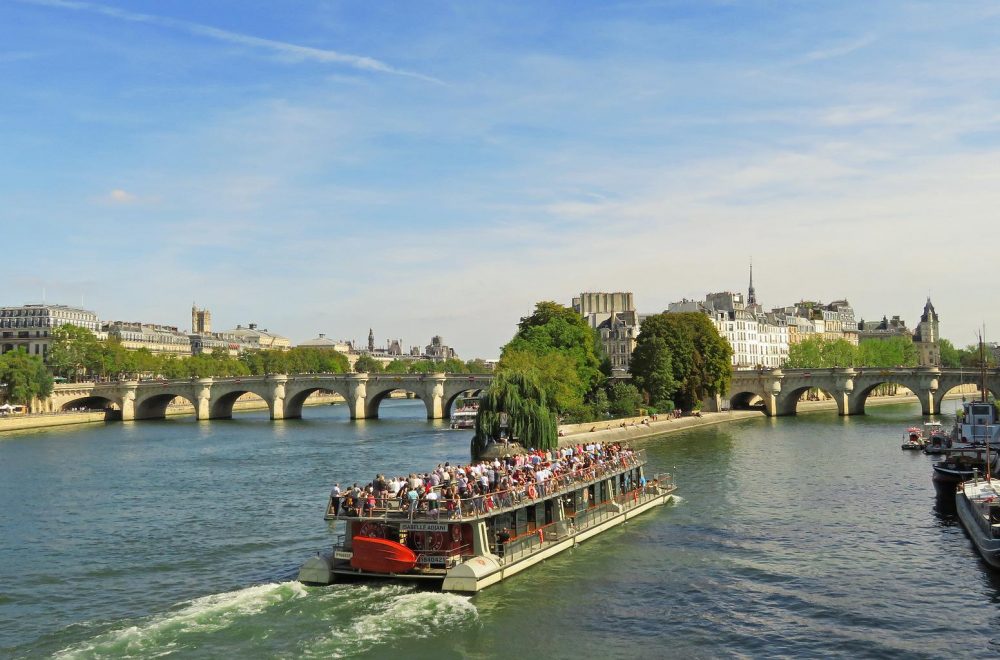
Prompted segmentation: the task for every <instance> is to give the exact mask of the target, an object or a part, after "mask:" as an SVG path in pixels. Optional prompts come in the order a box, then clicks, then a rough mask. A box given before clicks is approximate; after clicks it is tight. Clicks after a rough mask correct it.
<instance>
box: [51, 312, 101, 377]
mask: <svg viewBox="0 0 1000 660" xmlns="http://www.w3.org/2000/svg"><path fill="white" fill-rule="evenodd" d="M46 360H47V362H48V364H49V368H50V369H52V371H53V372H55V374H56V375H58V376H64V377H66V378H70V379H76V378H79V377H81V376H84V375H86V374H91V373H97V372H98V371H100V367H101V343H100V342H99V341H98V340H97V336H96V335H94V333H93V332H91V331H90V330H88V329H87V328H81V327H79V326H76V325H72V324H69V323H67V324H65V325H61V326H59V327H58V328H55V329H54V330H53V331H52V345H51V346H50V348H49V353H48V355H47V356H46Z"/></svg>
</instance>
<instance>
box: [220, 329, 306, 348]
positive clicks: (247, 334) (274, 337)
mask: <svg viewBox="0 0 1000 660" xmlns="http://www.w3.org/2000/svg"><path fill="white" fill-rule="evenodd" d="M223 334H226V335H232V336H234V337H238V338H239V339H240V340H241V341H244V342H247V343H256V344H257V346H258V347H260V348H261V349H267V350H277V351H287V350H288V349H289V348H291V347H292V342H291V340H290V339H288V337H283V336H281V335H279V334H277V333H274V332H268V331H267V329H266V328H264V329H260V328H258V327H257V324H256V323H251V324H249V325H248V326H247V327H245V328H244V327H243V326H242V325H237V326H236V327H235V328H233V329H232V330H226V331H225V333H223Z"/></svg>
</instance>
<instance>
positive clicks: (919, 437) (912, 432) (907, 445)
mask: <svg viewBox="0 0 1000 660" xmlns="http://www.w3.org/2000/svg"><path fill="white" fill-rule="evenodd" d="M926 444H927V443H926V442H924V436H923V432H922V431H921V429H920V427H919V426H911V427H910V428H908V429H906V434H905V435H904V436H903V444H902V445H901V446H900V447H901V448H902V449H909V450H914V449H923V448H924V445H926Z"/></svg>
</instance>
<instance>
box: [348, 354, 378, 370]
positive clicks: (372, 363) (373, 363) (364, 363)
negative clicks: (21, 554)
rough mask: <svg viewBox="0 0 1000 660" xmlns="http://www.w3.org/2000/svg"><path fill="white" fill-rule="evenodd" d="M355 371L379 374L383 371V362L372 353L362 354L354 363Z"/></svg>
mask: <svg viewBox="0 0 1000 660" xmlns="http://www.w3.org/2000/svg"><path fill="white" fill-rule="evenodd" d="M354 371H356V372H358V373H359V374H366V373H367V374H379V373H382V363H381V362H379V361H378V360H376V359H375V358H373V357H372V356H370V355H362V356H361V357H359V358H358V360H357V362H355V363H354Z"/></svg>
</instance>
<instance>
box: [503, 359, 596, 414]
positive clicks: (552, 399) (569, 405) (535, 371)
mask: <svg viewBox="0 0 1000 660" xmlns="http://www.w3.org/2000/svg"><path fill="white" fill-rule="evenodd" d="M512 373H520V374H525V375H527V376H528V377H529V378H531V380H532V381H533V382H535V383H538V384H539V387H540V388H541V390H542V391H544V392H545V400H546V402H547V404H548V406H549V408H551V409H552V411H553V412H556V413H567V412H570V411H573V412H574V413H575V414H574V415H573V416H574V417H576V416H579V411H580V409H581V408H582V407H583V405H584V396H585V394H586V393H587V390H586V388H585V386H584V384H583V382H582V381H581V379H580V373H579V371H577V362H576V360H574V359H573V358H572V357H571V356H569V355H566V354H565V353H561V352H556V351H549V352H545V353H536V352H534V351H528V350H506V349H505V350H504V353H503V357H502V358H501V359H500V364H498V365H497V374H498V375H499V374H512ZM581 421H583V420H581Z"/></svg>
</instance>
